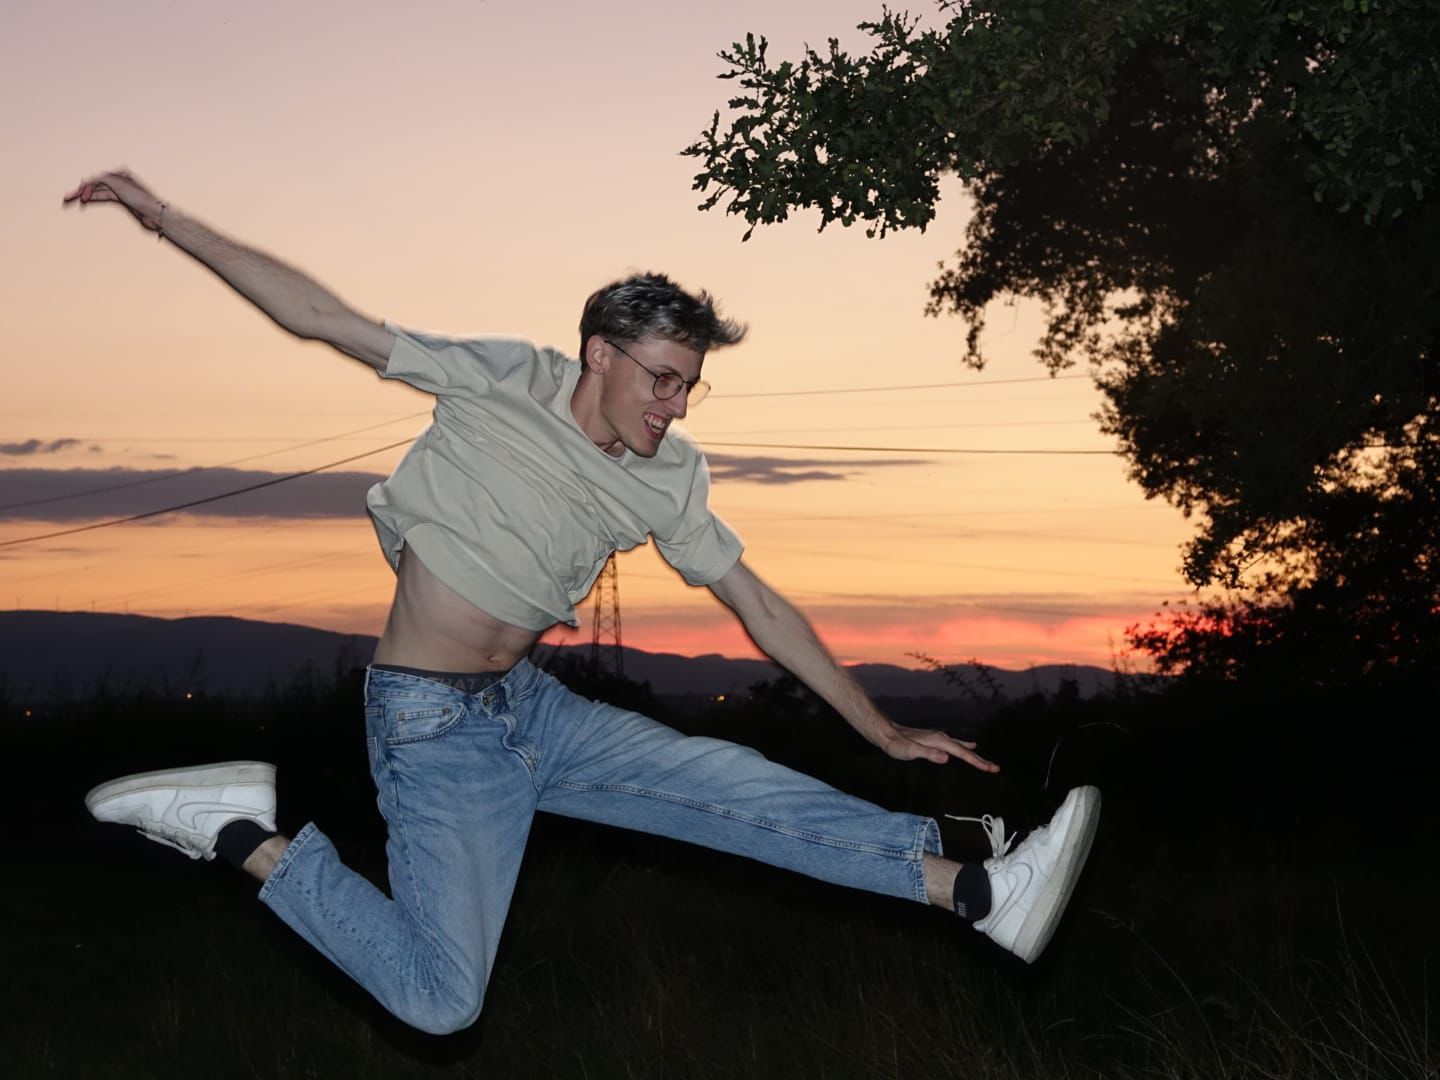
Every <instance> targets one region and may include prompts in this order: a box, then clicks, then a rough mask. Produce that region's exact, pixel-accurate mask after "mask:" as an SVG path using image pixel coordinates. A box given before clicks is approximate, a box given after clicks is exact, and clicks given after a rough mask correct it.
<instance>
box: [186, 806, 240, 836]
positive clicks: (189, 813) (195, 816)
mask: <svg viewBox="0 0 1440 1080" xmlns="http://www.w3.org/2000/svg"><path fill="white" fill-rule="evenodd" d="M217 813H218V814H227V813H228V814H240V815H243V816H244V817H255V816H256V808H255V807H253V806H241V805H240V804H239V803H224V802H187V803H181V804H180V806H179V807H177V808H176V810H175V820H176V821H178V822H180V824H181V825H183V826H185V828H187V829H194V830H196V831H199V825H198V824H197V822H198V820H199V818H200V815H201V814H217Z"/></svg>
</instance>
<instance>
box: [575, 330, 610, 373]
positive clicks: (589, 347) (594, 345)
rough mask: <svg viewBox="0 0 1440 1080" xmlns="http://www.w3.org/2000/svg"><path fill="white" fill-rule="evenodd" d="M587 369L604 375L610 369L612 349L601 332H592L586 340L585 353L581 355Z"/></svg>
mask: <svg viewBox="0 0 1440 1080" xmlns="http://www.w3.org/2000/svg"><path fill="white" fill-rule="evenodd" d="M581 360H583V361H584V363H585V369H586V370H587V371H593V372H594V373H595V374H596V375H604V374H605V373H606V372H607V371H608V370H609V369H610V349H609V346H607V345H606V344H605V339H604V338H602V337H601V336H600V335H599V334H591V335H590V336H589V337H588V338H587V339H586V340H585V355H584V356H582V357H581Z"/></svg>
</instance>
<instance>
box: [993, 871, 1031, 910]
mask: <svg viewBox="0 0 1440 1080" xmlns="http://www.w3.org/2000/svg"><path fill="white" fill-rule="evenodd" d="M1006 869H1008V870H1009V871H1010V872H1011V873H1012V874H1014V875H1015V886H1014V888H1012V889H1011V890H1010V895H1009V896H1007V897H1006V898H1005V904H1004V906H1003V907H1001V909H1000V910H999V911H997V912H994V913H993V914H991V916H990V919H991V920H992V922H993V923H994V924H999V922H1000V920H1001V919H1003V918H1005V916H1007V915H1009V914H1010V909H1011V908H1013V907H1014V906H1015V905H1016V904H1017V903H1019V901H1020V897H1021V896H1022V895H1023V894H1024V892H1025V890H1026V889H1028V888H1029V887H1030V879H1031V878H1033V877H1034V876H1035V871H1034V870H1032V869H1031V868H1030V867H1029V866H1027V865H1026V864H1025V863H1016V864H1015V865H1014V866H1011V867H1007V868H1006Z"/></svg>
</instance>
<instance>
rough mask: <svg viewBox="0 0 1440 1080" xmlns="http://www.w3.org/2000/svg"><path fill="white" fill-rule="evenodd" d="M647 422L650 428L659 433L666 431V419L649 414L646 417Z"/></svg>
mask: <svg viewBox="0 0 1440 1080" xmlns="http://www.w3.org/2000/svg"><path fill="white" fill-rule="evenodd" d="M645 423H646V424H647V425H648V426H649V428H650V430H651V431H653V432H655V433H656V434H657V435H658V434H659V433H660V432H662V431H664V430H665V427H666V423H665V421H664V420H661V419H659V418H658V417H654V416H649V415H647V416H646V417H645Z"/></svg>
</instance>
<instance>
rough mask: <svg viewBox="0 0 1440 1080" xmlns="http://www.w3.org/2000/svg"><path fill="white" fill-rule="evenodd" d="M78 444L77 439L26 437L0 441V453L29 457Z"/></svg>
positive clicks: (66, 448) (56, 451) (54, 451)
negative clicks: (42, 439)
mask: <svg viewBox="0 0 1440 1080" xmlns="http://www.w3.org/2000/svg"><path fill="white" fill-rule="evenodd" d="M79 445H80V440H79V439H51V440H50V441H49V442H42V441H41V440H40V439H26V440H25V441H24V442H0V454H4V455H6V456H7V457H30V456H31V455H34V454H55V453H59V452H60V451H61V450H68V449H70V447H72V446H79ZM91 449H97V448H95V447H92V448H91Z"/></svg>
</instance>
